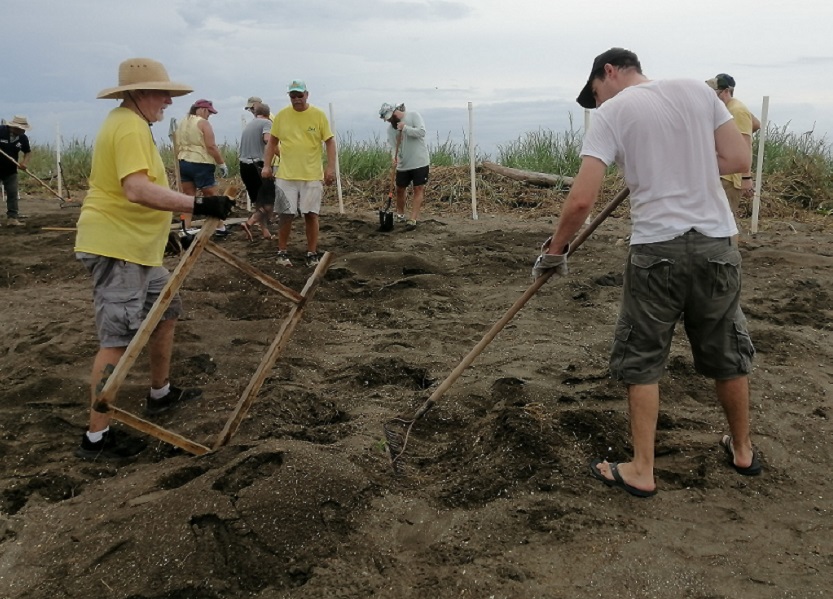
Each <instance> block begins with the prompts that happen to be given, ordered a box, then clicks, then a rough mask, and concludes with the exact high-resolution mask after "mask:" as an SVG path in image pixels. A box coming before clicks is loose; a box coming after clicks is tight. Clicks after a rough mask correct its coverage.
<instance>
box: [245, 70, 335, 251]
mask: <svg viewBox="0 0 833 599" xmlns="http://www.w3.org/2000/svg"><path fill="white" fill-rule="evenodd" d="M288 93H289V101H290V105H289V106H287V107H286V108H284V109H282V110H281V111H280V112H278V114H277V115H275V118H274V120H273V122H272V130H271V132H270V135H269V142H268V143H267V144H266V150H265V151H264V154H263V163H264V167H263V171H262V173H261V174H262V176H263V177H271V176H272V167H271V164H272V158H273V157H274V156H275V155H276V154H278V153H279V154H280V157H281V168H280V171H279V173H278V177H277V178H276V184H277V188H278V189H279V190H281V191H282V192H283V194H280V193H278V194H276V196H277V203H278V205H277V206H276V209H277V212H278V214H279V215H280V221H279V225H278V226H279V228H278V265H280V266H292V262H291V261H290V259H289V254H288V251H287V245H288V244H289V234H290V233H291V231H292V221H293V219H294V218H295V215H296V214H298V213H300V214H302V215H303V216H304V224H305V231H306V236H307V256H306V264H307V266H315V265H316V264H318V261H319V255H318V214H319V213H320V212H321V200H322V198H323V196H324V186H323V184H322V179H323V183H326V184H327V185H330V184H331V183H332V182H333V181H334V180H335V163H336V146H335V139H334V138H333V133H332V131H331V130H330V123H329V121H328V120H327V115H325V114H324V111H323V110H321V109H320V108H316V107H315V106H312V105H311V104H309V103H308V101H307V99H308V97H309V92H308V91H307V86H306V84H305V83H304V82H303V81H298V80H295V81H293V82H292V83H290V84H289V92H288ZM278 144H280V146H279V145H278ZM321 144H324V147H325V148H326V149H327V168H326V170H325V169H324V166H323V164H322V151H321ZM278 148H280V149H278ZM283 196H285V198H284V197H283Z"/></svg>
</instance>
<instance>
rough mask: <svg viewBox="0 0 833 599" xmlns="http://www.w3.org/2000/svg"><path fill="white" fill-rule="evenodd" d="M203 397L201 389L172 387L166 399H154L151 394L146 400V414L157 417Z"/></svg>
mask: <svg viewBox="0 0 833 599" xmlns="http://www.w3.org/2000/svg"><path fill="white" fill-rule="evenodd" d="M201 395H202V391H201V390H200V389H180V388H179V387H174V386H173V385H171V387H170V389H169V390H168V393H167V394H166V395H165V397H160V398H159V399H153V398H152V397H151V396H150V394H148V396H147V398H146V401H147V403H146V405H145V414H147V415H148V416H155V415H157V414H162V413H164V412H167V411H168V410H171V409H173V408H175V407H177V406H178V405H179V404H180V403H182V402H183V401H188V400H189V399H196V398H198V397H200V396H201Z"/></svg>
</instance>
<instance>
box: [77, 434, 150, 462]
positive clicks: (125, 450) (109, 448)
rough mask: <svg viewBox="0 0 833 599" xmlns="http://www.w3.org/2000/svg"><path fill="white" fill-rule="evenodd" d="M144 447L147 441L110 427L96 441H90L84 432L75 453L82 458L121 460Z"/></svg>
mask: <svg viewBox="0 0 833 599" xmlns="http://www.w3.org/2000/svg"><path fill="white" fill-rule="evenodd" d="M145 447H147V442H146V441H145V440H144V439H139V438H138V437H133V436H132V435H128V434H126V433H123V432H117V431H115V430H113V429H112V428H111V429H109V430H108V431H107V432H105V433H104V436H103V437H101V440H100V441H98V442H97V443H93V442H92V441H90V438H89V437H88V436H87V433H86V432H85V433H84V435H83V436H82V437H81V445H80V446H79V447H78V448H77V449H76V450H75V455H76V457H79V458H81V459H83V460H123V459H126V458H132V457H133V456H136V455H138V454H139V453H141V452H142V450H144V448H145Z"/></svg>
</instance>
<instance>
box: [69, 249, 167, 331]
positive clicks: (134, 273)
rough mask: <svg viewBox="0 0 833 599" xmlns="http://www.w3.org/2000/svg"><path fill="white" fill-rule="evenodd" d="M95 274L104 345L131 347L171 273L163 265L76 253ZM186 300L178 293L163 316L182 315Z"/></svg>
mask: <svg viewBox="0 0 833 599" xmlns="http://www.w3.org/2000/svg"><path fill="white" fill-rule="evenodd" d="M75 256H76V258H78V259H79V260H80V261H81V262H82V263H83V264H84V266H85V267H86V268H87V270H88V271H89V272H90V274H91V275H92V276H93V303H94V304H95V326H96V330H97V332H98V341H99V344H100V345H101V347H127V346H128V345H129V344H130V341H131V340H132V339H133V336H134V335H135V334H136V331H138V330H139V326H140V325H141V324H142V321H143V320H144V319H145V316H147V314H148V312H149V311H150V309H151V308H152V307H153V304H154V303H155V302H156V299H157V298H158V297H159V294H160V293H162V289H164V288H165V285H166V284H167V283H168V278H169V277H170V273H169V272H168V270H167V269H166V268H165V267H163V266H142V265H141V264H134V263H133V262H126V261H125V260H117V259H115V258H107V257H105V256H98V255H96V254H87V253H84V252H78V253H76V254H75ZM181 315H182V300H181V299H180V297H179V294H176V295H175V296H174V298H173V299H172V300H171V303H170V304H169V305H168V309H167V310H165V314H164V315H163V316H162V320H171V319H175V318H179V317H180V316H181Z"/></svg>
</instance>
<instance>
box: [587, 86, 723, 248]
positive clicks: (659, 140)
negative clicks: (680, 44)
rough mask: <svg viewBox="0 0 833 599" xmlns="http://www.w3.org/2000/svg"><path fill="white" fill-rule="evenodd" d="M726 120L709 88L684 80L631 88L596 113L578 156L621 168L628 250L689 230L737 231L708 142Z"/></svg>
mask: <svg viewBox="0 0 833 599" xmlns="http://www.w3.org/2000/svg"><path fill="white" fill-rule="evenodd" d="M731 119H732V115H731V114H729V111H728V110H727V109H726V106H725V105H724V104H723V102H721V101H720V100H719V99H718V97H717V94H715V93H714V90H712V89H711V88H710V87H709V86H708V85H706V84H705V83H703V82H702V81H696V80H689V79H670V80H660V81H650V82H648V83H643V84H639V85H634V86H631V87H628V88H625V89H624V90H622V91H621V92H619V93H618V94H617V95H616V96H614V97H613V98H611V99H610V100H608V101H607V102H605V103H604V104H602V106H601V107H600V108H599V109H598V110H596V114H595V115H594V118H593V124H592V126H591V127H590V129H589V131H588V132H587V136H586V137H585V139H584V144H583V145H582V149H581V155H582V156H593V157H595V158H598V159H599V160H601V161H602V162H604V163H605V164H607V165H610V164H613V163H614V162H615V163H616V164H617V165H618V166H619V168H620V169H621V170H622V173H623V174H624V177H625V183H626V184H627V186H628V188H629V189H630V203H631V221H632V231H631V244H632V245H633V244H640V243H657V242H660V241H668V240H669V239H674V238H675V237H678V236H680V235H682V234H683V233H685V232H687V231H689V230H690V229H694V230H696V231H697V232H699V233H702V234H703V235H705V236H707V237H730V236H732V235H736V234H737V232H738V230H737V227H736V226H735V219H734V218H733V216H732V211H731V209H730V208H729V202H728V200H727V199H726V193H725V192H724V191H723V187H722V186H721V184H720V174H719V171H718V166H717V153H716V150H715V143H714V131H715V129H717V128H718V127H720V126H721V125H722V124H724V123H725V122H727V121H729V120H731Z"/></svg>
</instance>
